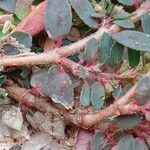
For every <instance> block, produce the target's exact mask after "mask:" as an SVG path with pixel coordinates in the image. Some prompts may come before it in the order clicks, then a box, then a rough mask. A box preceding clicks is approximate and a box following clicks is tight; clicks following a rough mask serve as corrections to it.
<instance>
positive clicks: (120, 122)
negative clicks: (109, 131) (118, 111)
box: [114, 114, 142, 130]
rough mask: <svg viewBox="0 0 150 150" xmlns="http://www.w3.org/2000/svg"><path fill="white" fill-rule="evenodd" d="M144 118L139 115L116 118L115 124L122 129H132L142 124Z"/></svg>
mask: <svg viewBox="0 0 150 150" xmlns="http://www.w3.org/2000/svg"><path fill="white" fill-rule="evenodd" d="M141 121H142V116H140V115H137V114H132V115H123V116H119V117H116V118H115V120H114V122H115V124H116V125H117V126H118V127H119V128H120V129H124V130H127V129H132V128H134V127H136V126H137V125H139V124H140V122H141Z"/></svg>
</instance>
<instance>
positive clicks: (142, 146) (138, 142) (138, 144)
mask: <svg viewBox="0 0 150 150" xmlns="http://www.w3.org/2000/svg"><path fill="white" fill-rule="evenodd" d="M132 148H133V150H149V148H148V147H147V145H146V143H145V142H144V140H143V139H140V138H136V139H134V141H133V144H132Z"/></svg>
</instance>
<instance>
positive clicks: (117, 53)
mask: <svg viewBox="0 0 150 150" xmlns="http://www.w3.org/2000/svg"><path fill="white" fill-rule="evenodd" d="M123 51H124V46H123V45H121V44H119V43H115V44H113V45H112V47H111V49H110V53H109V55H108V56H109V57H108V58H109V61H108V65H109V66H111V67H114V66H116V65H120V63H121V62H122V55H123Z"/></svg>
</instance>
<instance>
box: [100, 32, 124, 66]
mask: <svg viewBox="0 0 150 150" xmlns="http://www.w3.org/2000/svg"><path fill="white" fill-rule="evenodd" d="M123 51H124V46H123V45H121V44H119V43H114V44H113V39H112V37H111V36H110V35H109V34H108V33H106V32H105V33H104V34H103V36H102V40H101V42H100V44H99V54H100V58H101V61H102V62H103V63H104V64H107V65H109V66H110V67H114V66H116V65H119V64H120V63H121V62H122V55H123Z"/></svg>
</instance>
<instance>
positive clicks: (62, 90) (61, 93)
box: [31, 65, 74, 109]
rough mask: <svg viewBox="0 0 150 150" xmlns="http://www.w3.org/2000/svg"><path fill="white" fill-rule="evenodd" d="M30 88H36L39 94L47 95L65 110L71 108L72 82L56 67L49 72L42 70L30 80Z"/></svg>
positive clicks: (72, 99) (72, 96) (72, 98)
mask: <svg viewBox="0 0 150 150" xmlns="http://www.w3.org/2000/svg"><path fill="white" fill-rule="evenodd" d="M31 86H33V87H37V86H38V89H39V90H40V92H41V93H43V94H45V95H48V96H49V97H50V98H51V99H52V100H53V101H54V102H55V103H58V104H62V105H63V106H64V107H65V108H67V109H69V108H72V105H73V101H74V90H73V85H72V81H71V79H70V77H69V75H68V74H67V73H65V72H64V71H62V70H60V68H59V67H58V66H56V65H54V66H52V67H51V68H50V69H49V70H46V69H44V70H42V71H40V72H39V73H37V74H35V75H33V76H32V78H31Z"/></svg>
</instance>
